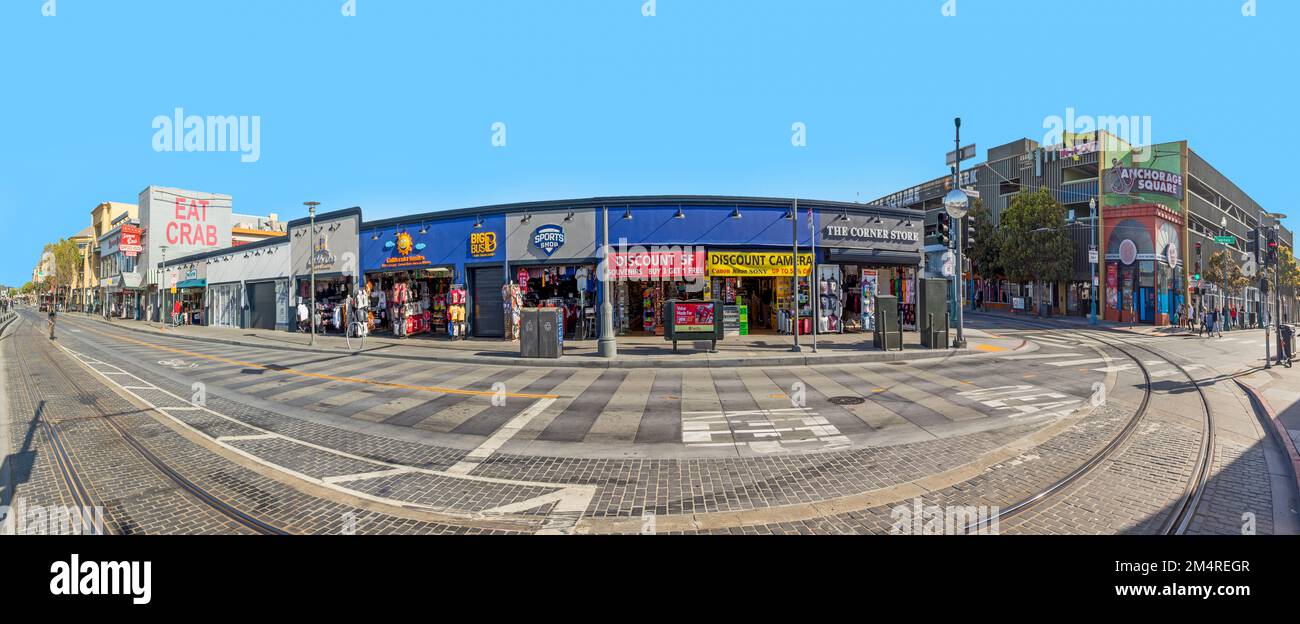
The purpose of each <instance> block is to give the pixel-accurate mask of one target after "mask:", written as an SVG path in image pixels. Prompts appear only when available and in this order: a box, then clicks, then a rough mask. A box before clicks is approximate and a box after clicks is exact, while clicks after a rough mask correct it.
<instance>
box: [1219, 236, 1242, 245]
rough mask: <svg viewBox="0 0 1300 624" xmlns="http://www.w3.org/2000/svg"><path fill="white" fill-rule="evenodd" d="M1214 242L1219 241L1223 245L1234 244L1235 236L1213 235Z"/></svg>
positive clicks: (1235, 242)
mask: <svg viewBox="0 0 1300 624" xmlns="http://www.w3.org/2000/svg"><path fill="white" fill-rule="evenodd" d="M1214 242H1216V243H1221V244H1224V245H1236V244H1237V237H1236V236H1215V237H1214Z"/></svg>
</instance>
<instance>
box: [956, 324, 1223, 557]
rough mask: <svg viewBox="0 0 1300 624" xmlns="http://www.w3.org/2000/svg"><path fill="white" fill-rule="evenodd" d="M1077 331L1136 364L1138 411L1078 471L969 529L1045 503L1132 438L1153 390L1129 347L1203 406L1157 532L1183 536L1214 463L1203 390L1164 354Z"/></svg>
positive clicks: (1210, 423) (1208, 410) (1144, 368)
mask: <svg viewBox="0 0 1300 624" xmlns="http://www.w3.org/2000/svg"><path fill="white" fill-rule="evenodd" d="M972 316H975V317H977V318H996V319H997V320H999V321H1010V322H1012V323H1019V324H1022V325H1025V326H1026V327H1029V328H1035V329H1054V330H1055V329H1061V327H1060V326H1058V325H1052V324H1047V323H1038V322H1035V321H1032V320H1029V319H1007V318H1006V317H1002V316H996V317H995V316H987V317H985V316H984V315H980V314H979V313H974V314H972ZM1077 331H1078V335H1079V336H1080V337H1083V338H1085V339H1087V340H1092V341H1095V342H1097V343H1100V344H1102V345H1105V346H1107V347H1110V348H1112V349H1114V350H1116V351H1118V352H1120V353H1122V354H1124V355H1125V356H1126V357H1128V358H1129V359H1131V360H1133V362H1134V363H1135V364H1137V367H1138V369H1139V370H1140V371H1141V372H1142V376H1143V379H1144V380H1145V383H1144V392H1143V395H1142V401H1141V402H1140V403H1139V405H1138V409H1137V410H1136V411H1135V412H1134V414H1133V417H1132V418H1131V419H1129V422H1128V423H1127V424H1125V426H1124V428H1123V429H1122V430H1121V431H1120V432H1119V434H1118V435H1116V436H1115V438H1113V439H1112V440H1111V441H1110V442H1109V443H1108V444H1106V446H1105V447H1103V448H1102V449H1101V450H1100V451H1098V452H1097V453H1095V454H1094V455H1093V456H1092V457H1090V458H1089V459H1088V461H1086V462H1084V463H1083V464H1082V465H1080V466H1079V467H1078V468H1076V469H1075V470H1073V471H1071V472H1070V473H1069V474H1067V475H1066V476H1064V477H1062V478H1061V479H1059V480H1057V481H1056V482H1054V483H1052V484H1051V485H1049V486H1048V487H1046V488H1043V489H1042V490H1040V491H1039V492H1037V493H1035V494H1033V495H1031V496H1029V497H1026V498H1024V499H1022V500H1019V501H1017V502H1015V503H1013V504H1012V505H1009V506H1006V507H1003V508H1002V509H1001V510H1000V511H999V513H998V514H995V515H994V516H993V517H990V518H989V519H988V520H986V521H985V522H984V523H982V524H981V525H979V526H977V527H971V528H973V529H977V528H983V526H985V525H986V524H988V523H992V522H993V521H994V520H995V519H997V520H1002V519H1006V518H1009V517H1012V516H1014V515H1016V514H1019V513H1021V512H1024V511H1026V510H1029V509H1031V508H1034V507H1037V506H1039V505H1041V504H1042V503H1044V502H1045V501H1047V500H1050V499H1051V498H1052V497H1053V496H1054V495H1056V494H1058V493H1060V492H1062V491H1063V490H1066V489H1068V488H1069V487H1070V486H1071V485H1073V484H1075V483H1077V482H1079V480H1080V479H1082V478H1083V477H1085V476H1086V475H1088V474H1090V473H1092V472H1093V471H1094V470H1095V469H1096V468H1097V467H1098V466H1099V465H1101V464H1102V463H1104V462H1106V461H1107V460H1109V459H1110V458H1111V457H1113V456H1114V455H1115V453H1116V452H1117V451H1118V450H1119V449H1120V447H1122V446H1123V445H1124V443H1125V442H1126V441H1127V440H1128V439H1129V438H1130V437H1131V436H1132V434H1133V432H1134V431H1135V430H1136V429H1137V426H1138V424H1139V423H1140V422H1142V420H1143V419H1144V418H1145V416H1146V413H1147V409H1148V407H1149V405H1150V402H1151V396H1152V394H1153V393H1154V390H1153V389H1152V385H1151V372H1150V370H1149V369H1148V368H1147V366H1146V363H1145V362H1144V361H1143V360H1142V358H1140V357H1138V356H1136V355H1134V353H1133V351H1131V350H1130V348H1132V349H1140V350H1142V351H1145V352H1147V353H1149V354H1151V355H1153V356H1155V357H1157V358H1159V359H1161V360H1162V361H1164V362H1167V363H1169V364H1170V365H1171V366H1173V367H1174V368H1175V369H1177V370H1178V371H1179V372H1180V373H1182V374H1183V376H1184V377H1186V378H1187V381H1188V383H1189V384H1191V386H1192V387H1193V388H1195V389H1196V392H1197V395H1198V396H1199V397H1200V399H1201V405H1202V406H1203V407H1204V413H1205V416H1204V419H1203V423H1204V432H1203V433H1202V435H1201V444H1200V447H1199V450H1198V452H1197V457H1196V460H1195V464H1194V465H1193V468H1192V474H1191V477H1190V478H1189V479H1188V483H1187V487H1186V488H1185V490H1184V492H1183V494H1182V495H1180V496H1179V499H1178V501H1177V502H1176V503H1175V504H1174V506H1173V510H1172V511H1171V512H1170V514H1169V515H1168V517H1166V518H1165V521H1164V523H1163V525H1162V527H1161V531H1160V532H1161V533H1163V534H1166V535H1182V534H1184V533H1186V532H1187V528H1188V526H1189V525H1190V524H1191V521H1192V518H1193V517H1194V516H1195V515H1196V508H1197V505H1199V503H1200V500H1201V496H1202V494H1203V493H1204V491H1205V484H1206V482H1207V481H1208V480H1209V476H1210V467H1211V466H1212V465H1213V463H1214V442H1215V434H1214V410H1213V408H1212V407H1211V406H1210V401H1209V398H1208V397H1207V396H1206V395H1205V390H1204V389H1203V388H1202V387H1201V384H1200V383H1198V382H1197V381H1196V378H1195V377H1192V375H1191V373H1189V372H1188V371H1187V369H1186V368H1184V367H1183V366H1182V365H1181V364H1179V363H1178V362H1175V361H1174V360H1173V358H1171V357H1169V356H1168V355H1166V354H1164V353H1160V352H1159V351H1157V350H1155V349H1152V348H1150V347H1148V346H1145V345H1139V344H1128V343H1124V342H1121V341H1117V340H1108V339H1106V338H1103V337H1102V336H1110V335H1111V332H1108V331H1106V330H1101V329H1079V330H1077Z"/></svg>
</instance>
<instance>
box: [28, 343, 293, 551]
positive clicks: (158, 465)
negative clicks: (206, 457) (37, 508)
mask: <svg viewBox="0 0 1300 624" xmlns="http://www.w3.org/2000/svg"><path fill="white" fill-rule="evenodd" d="M22 320H24V321H28V319H26V318H24V319H22ZM29 322H30V321H29ZM38 335H43V334H39V333H38ZM36 351H39V352H40V354H41V357H42V358H43V359H44V360H45V361H46V363H48V364H49V365H50V367H51V368H52V369H54V370H56V371H58V375H59V376H60V377H61V378H62V379H63V380H64V381H65V382H66V383H67V387H68V388H72V389H75V390H76V392H77V393H79V394H81V395H83V396H84V397H85V398H87V399H89V401H88V402H87V403H86V404H87V405H88V406H90V407H92V408H93V409H94V410H95V411H96V412H98V414H99V416H98V420H101V421H103V422H104V423H107V424H108V426H109V427H110V428H111V429H112V430H113V431H114V432H115V433H117V435H118V436H120V437H121V438H122V440H123V441H124V442H125V443H126V444H127V446H129V447H131V449H132V450H134V451H135V452H136V453H137V454H138V455H140V457H141V458H143V459H144V460H145V461H147V462H148V463H149V464H150V465H152V466H153V467H154V468H155V469H156V470H157V471H158V472H159V473H161V474H162V475H163V476H164V477H166V478H167V479H168V480H170V481H171V482H173V483H175V484H176V485H177V486H179V487H180V488H181V489H182V490H184V491H185V492H187V493H189V494H190V495H191V496H193V497H194V498H196V499H198V500H199V502H200V503H202V504H203V505H205V506H207V507H209V508H211V509H213V510H214V511H216V512H217V513H219V514H221V515H222V516H225V517H226V518H228V519H230V520H231V521H233V522H235V523H236V524H239V525H240V526H243V527H244V528H247V529H249V530H252V531H254V532H256V533H259V534H262V535H288V534H289V532H288V531H285V530H284V529H281V528H279V527H276V526H274V525H272V524H269V523H267V522H265V521H263V520H260V519H258V518H257V517H255V516H253V515H250V514H248V513H246V512H244V511H242V510H240V509H238V508H237V507H235V506H233V505H231V504H229V503H227V502H226V501H224V500H222V499H221V498H220V497H218V496H216V495H214V494H212V493H211V492H209V491H207V490H206V489H205V488H203V487H202V486H200V485H198V484H197V483H195V482H193V481H191V480H189V479H188V478H186V477H185V476H184V475H182V474H181V473H179V472H178V471H177V470H176V469H174V468H172V467H171V466H170V465H168V464H167V462H165V461H164V460H163V459H162V458H160V457H159V456H158V455H157V454H156V453H154V452H153V451H151V450H149V448H148V447H146V446H145V445H144V444H143V443H142V442H140V440H139V439H137V438H136V437H135V436H134V435H132V434H131V433H130V432H129V431H127V430H126V429H125V428H124V427H123V426H122V425H121V424H120V423H118V422H116V420H115V419H114V418H112V415H111V414H110V412H109V410H107V409H105V408H104V406H103V405H102V404H101V401H100V398H99V397H98V396H96V395H95V394H94V393H93V392H86V391H84V390H82V388H81V387H80V385H79V384H77V383H76V382H75V380H73V378H72V376H71V375H70V374H69V373H68V372H67V371H66V370H64V369H63V367H61V366H60V365H59V363H58V362H56V361H55V359H54V357H53V356H52V355H51V354H50V353H49V352H48V351H47V350H45V349H36ZM18 361H19V362H20V363H21V364H20V366H21V368H22V373H23V375H24V384H25V385H26V387H27V391H28V393H29V395H30V396H32V397H36V396H38V395H37V394H36V393H35V388H34V387H33V384H32V381H31V379H32V377H31V369H30V368H29V366H28V364H27V358H18ZM41 423H42V425H43V427H44V430H45V431H47V439H49V440H51V447H53V448H54V453H53V455H54V456H55V457H56V460H57V461H58V462H59V464H60V466H59V468H60V471H61V473H62V474H64V475H65V479H66V482H65V485H67V484H69V483H75V484H77V488H80V490H81V492H82V493H85V494H86V498H85V499H84V500H86V501H87V502H89V500H91V499H89V498H88V497H89V494H88V492H87V491H86V490H85V487H84V483H83V481H82V479H81V478H80V475H79V474H78V473H77V470H76V469H75V468H73V462H72V459H71V456H70V454H69V453H68V452H67V449H66V447H65V446H64V444H63V441H62V438H61V437H59V435H58V431H57V428H56V427H55V426H54V425H56V424H57V423H50V422H49V421H48V420H44V419H42V420H41ZM69 492H70V494H71V495H72V498H73V499H74V500H83V499H82V497H81V496H80V495H79V494H78V493H77V492H76V491H74V489H73V488H72V487H71V486H69ZM90 507H92V505H83V508H90ZM105 515H106V516H107V512H105ZM120 529H121V527H120V526H119V532H120Z"/></svg>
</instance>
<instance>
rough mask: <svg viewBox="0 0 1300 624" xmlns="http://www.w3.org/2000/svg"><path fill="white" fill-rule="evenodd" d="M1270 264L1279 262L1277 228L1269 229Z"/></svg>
mask: <svg viewBox="0 0 1300 624" xmlns="http://www.w3.org/2000/svg"><path fill="white" fill-rule="evenodd" d="M1268 264H1269V265H1270V266H1271V265H1276V264H1277V230H1275V229H1273V228H1269V229H1268Z"/></svg>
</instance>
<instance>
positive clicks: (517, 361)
mask: <svg viewBox="0 0 1300 624" xmlns="http://www.w3.org/2000/svg"><path fill="white" fill-rule="evenodd" d="M87 320H91V321H95V322H97V323H100V324H103V325H108V326H111V327H120V328H123V329H126V330H128V331H133V332H136V333H140V334H146V335H150V336H171V337H175V338H182V339H185V340H193V341H195V342H205V343H210V344H224V345H230V346H235V347H249V348H254V349H268V348H274V349H279V350H283V351H295V352H302V353H332V354H340V355H351V354H352V353H353V352H351V351H347V350H343V349H328V348H311V347H305V346H299V345H265V344H258V343H252V342H247V341H243V340H231V339H227V338H213V337H208V336H187V335H184V334H163V333H160V332H156V331H152V330H149V329H142V328H138V327H131V326H128V325H118V324H114V323H109V322H107V321H104V320H102V319H99V318H97V317H90V318H88V319H87ZM1021 346H1023V342H1022V345H1021ZM1017 348H1019V347H1017ZM364 355H367V356H370V357H381V358H390V359H395V360H407V361H410V360H417V361H425V362H440V363H444V364H474V365H478V366H523V367H538V368H606V369H608V368H616V369H635V368H740V367H762V366H824V365H835V364H872V363H878V362H886V363H887V362H903V361H909V360H928V359H935V358H949V357H962V356H980V355H992V353H990V352H984V351H977V350H975V349H969V348H967V349H949V350H946V351H939V350H934V351H931V350H919V349H918V350H914V351H886V352H871V353H863V354H845V355H828V356H820V357H809V356H804V355H791V356H778V357H729V358H717V359H712V360H704V361H699V362H692V361H683V360H666V361H662V362H641V361H629V360H612V361H610V360H565V359H563V358H560V359H555V360H523V359H521V358H511V359H505V358H500V357H499V356H478V357H446V356H437V357H435V356H428V355H406V354H393V353H384V352H382V351H366V352H364ZM489 357H490V358H491V359H488V358H489Z"/></svg>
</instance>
